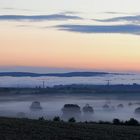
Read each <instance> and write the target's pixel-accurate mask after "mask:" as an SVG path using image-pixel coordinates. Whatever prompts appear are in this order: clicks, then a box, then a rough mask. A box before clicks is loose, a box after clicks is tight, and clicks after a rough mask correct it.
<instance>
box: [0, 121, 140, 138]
mask: <svg viewBox="0 0 140 140" xmlns="http://www.w3.org/2000/svg"><path fill="white" fill-rule="evenodd" d="M0 140H140V126H124V125H113V124H93V123H68V122H54V121H45V120H29V119H14V118H0Z"/></svg>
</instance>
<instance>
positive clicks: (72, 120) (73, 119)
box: [68, 117, 76, 123]
mask: <svg viewBox="0 0 140 140" xmlns="http://www.w3.org/2000/svg"><path fill="white" fill-rule="evenodd" d="M68 122H72V123H75V122H76V120H75V118H74V117H72V118H70V119H69V120H68Z"/></svg>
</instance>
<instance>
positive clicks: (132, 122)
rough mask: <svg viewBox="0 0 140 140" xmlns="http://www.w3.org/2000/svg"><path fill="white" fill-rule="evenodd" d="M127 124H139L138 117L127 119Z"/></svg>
mask: <svg viewBox="0 0 140 140" xmlns="http://www.w3.org/2000/svg"><path fill="white" fill-rule="evenodd" d="M125 124H126V125H133V126H136V125H139V122H138V121H137V120H136V119H134V118H131V119H130V120H128V121H125Z"/></svg>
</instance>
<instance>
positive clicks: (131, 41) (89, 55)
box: [0, 23, 140, 71]
mask: <svg viewBox="0 0 140 140" xmlns="http://www.w3.org/2000/svg"><path fill="white" fill-rule="evenodd" d="M1 26H3V28H1V30H2V34H0V65H1V66H4V65H5V66H8V65H10V66H12V65H14V66H15V65H17V66H43V67H45V66H47V67H63V68H64V67H66V68H84V69H101V70H119V71H121V70H122V71H124V70H126V71H129V70H132V71H140V65H139V64H140V41H139V40H140V37H139V36H135V35H121V34H117V35H116V34H114V35H112V34H100V35H99V34H90V35H89V34H80V33H68V32H64V31H56V30H54V29H51V30H50V29H34V28H33V27H32V28H29V29H28V27H27V28H18V27H15V28H11V27H10V26H6V25H4V23H1Z"/></svg>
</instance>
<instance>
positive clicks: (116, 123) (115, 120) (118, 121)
mask: <svg viewBox="0 0 140 140" xmlns="http://www.w3.org/2000/svg"><path fill="white" fill-rule="evenodd" d="M113 124H115V125H119V124H121V122H120V120H119V119H114V120H113Z"/></svg>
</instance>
